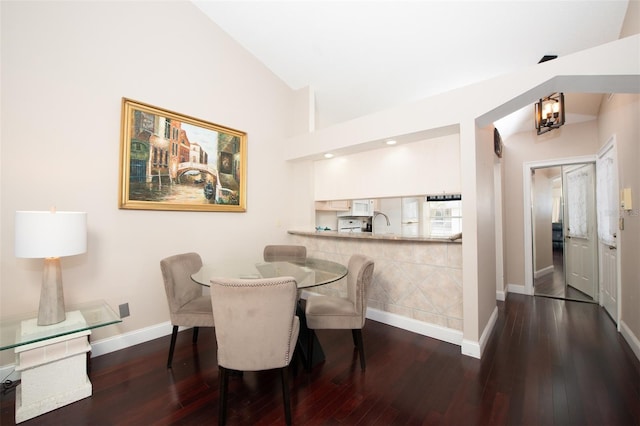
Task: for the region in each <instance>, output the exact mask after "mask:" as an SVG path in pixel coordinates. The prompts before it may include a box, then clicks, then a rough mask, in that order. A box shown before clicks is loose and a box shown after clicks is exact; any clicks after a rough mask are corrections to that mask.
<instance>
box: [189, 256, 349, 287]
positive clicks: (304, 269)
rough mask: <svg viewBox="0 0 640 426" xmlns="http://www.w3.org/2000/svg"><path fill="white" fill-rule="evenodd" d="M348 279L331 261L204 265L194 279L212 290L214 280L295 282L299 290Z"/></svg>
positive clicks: (341, 266) (345, 269)
mask: <svg viewBox="0 0 640 426" xmlns="http://www.w3.org/2000/svg"><path fill="white" fill-rule="evenodd" d="M346 275H347V267H346V266H344V265H342V264H340V263H338V262H332V261H330V260H324V259H317V258H313V257H307V258H306V259H303V260H295V261H293V260H292V261H275V262H264V261H250V260H224V261H220V262H218V263H216V264H205V265H203V266H202V268H201V269H200V270H199V271H198V272H196V273H194V274H192V275H191V279H192V280H193V281H195V282H197V283H198V284H201V285H204V286H207V287H208V286H209V285H210V280H211V278H213V277H221V278H244V279H258V278H275V277H285V276H287V277H288V276H290V277H293V278H295V280H296V284H297V285H298V289H299V290H302V289H306V288H310V287H315V286H320V285H325V284H329V283H332V282H335V281H338V280H340V279H342V278H344V277H345V276H346Z"/></svg>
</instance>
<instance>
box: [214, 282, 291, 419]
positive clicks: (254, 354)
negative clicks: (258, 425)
mask: <svg viewBox="0 0 640 426" xmlns="http://www.w3.org/2000/svg"><path fill="white" fill-rule="evenodd" d="M296 290H297V288H296V282H295V280H294V279H293V277H276V278H261V279H234V278H213V279H211V304H212V306H213V315H214V316H215V317H216V340H217V343H218V368H219V377H220V389H219V392H220V402H219V408H218V422H219V424H224V423H225V421H226V411H227V388H228V382H229V371H230V370H234V371H262V370H272V369H276V368H277V369H280V375H281V379H282V396H283V398H284V412H285V420H286V422H287V424H291V403H290V397H289V379H288V370H287V367H288V366H289V363H290V362H291V360H292V358H293V355H294V351H295V347H296V342H297V339H298V333H299V331H300V321H299V319H298V317H297V316H296V303H297V294H296V293H297V291H296Z"/></svg>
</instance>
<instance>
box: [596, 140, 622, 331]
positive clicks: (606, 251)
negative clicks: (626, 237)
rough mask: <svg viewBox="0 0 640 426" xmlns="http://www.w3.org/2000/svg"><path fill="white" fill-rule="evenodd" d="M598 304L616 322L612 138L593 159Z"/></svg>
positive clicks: (615, 175)
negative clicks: (596, 224) (596, 205)
mask: <svg viewBox="0 0 640 426" xmlns="http://www.w3.org/2000/svg"><path fill="white" fill-rule="evenodd" d="M596 177H597V181H596V194H597V196H598V250H599V255H600V256H599V259H600V268H599V270H600V274H599V278H600V304H601V305H602V306H603V307H604V308H605V309H606V310H607V312H608V313H609V315H611V318H613V320H614V321H615V322H616V323H617V322H618V241H617V234H618V217H619V214H618V205H619V197H618V158H617V153H616V144H615V139H614V138H612V140H610V141H609V142H608V143H607V144H606V145H605V146H604V148H602V150H601V151H600V153H598V159H597V160H596Z"/></svg>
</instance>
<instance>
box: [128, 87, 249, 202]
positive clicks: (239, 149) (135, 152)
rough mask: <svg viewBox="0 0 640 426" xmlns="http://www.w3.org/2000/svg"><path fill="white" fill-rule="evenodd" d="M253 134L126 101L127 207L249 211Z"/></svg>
mask: <svg viewBox="0 0 640 426" xmlns="http://www.w3.org/2000/svg"><path fill="white" fill-rule="evenodd" d="M246 188H247V134H246V133H244V132H241V131H239V130H234V129H231V128H228V127H224V126H220V125H218V124H213V123H210V122H207V121H204V120H199V119H196V118H193V117H190V116H187V115H183V114H178V113H176V112H172V111H168V110H166V109H162V108H158V107H154V106H151V105H147V104H144V103H142V102H137V101H134V100H131V99H127V98H123V99H122V122H121V138H120V196H119V207H120V208H121V209H137V210H182V211H223V212H245V211H246V210H247V190H246Z"/></svg>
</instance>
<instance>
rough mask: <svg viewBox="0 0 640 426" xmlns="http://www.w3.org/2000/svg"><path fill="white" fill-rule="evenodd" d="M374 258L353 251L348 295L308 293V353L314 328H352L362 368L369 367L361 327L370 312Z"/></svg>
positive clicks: (306, 311) (311, 351)
mask: <svg viewBox="0 0 640 426" xmlns="http://www.w3.org/2000/svg"><path fill="white" fill-rule="evenodd" d="M373 267H374V263H373V260H372V259H371V258H369V257H367V256H363V255H360V254H354V255H353V256H351V258H350V259H349V265H348V267H347V268H348V271H349V272H348V274H347V297H346V298H342V297H337V296H309V297H308V298H307V304H306V306H305V317H306V322H307V328H308V329H309V335H308V337H307V345H308V346H307V353H308V354H313V340H314V337H315V336H314V334H315V332H314V330H317V329H350V330H351V333H352V336H353V343H354V345H355V346H356V348H357V349H358V352H359V353H360V368H361V369H362V370H364V369H365V368H366V364H365V358H364V345H363V341H362V327H364V323H365V319H366V316H365V315H366V312H367V289H368V287H369V285H370V283H371V279H372V277H373ZM310 361H311V356H309V357H308V359H307V366H306V367H307V370H311V362H310Z"/></svg>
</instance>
